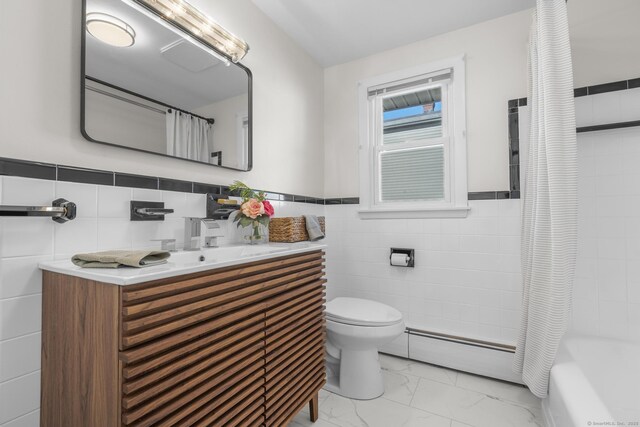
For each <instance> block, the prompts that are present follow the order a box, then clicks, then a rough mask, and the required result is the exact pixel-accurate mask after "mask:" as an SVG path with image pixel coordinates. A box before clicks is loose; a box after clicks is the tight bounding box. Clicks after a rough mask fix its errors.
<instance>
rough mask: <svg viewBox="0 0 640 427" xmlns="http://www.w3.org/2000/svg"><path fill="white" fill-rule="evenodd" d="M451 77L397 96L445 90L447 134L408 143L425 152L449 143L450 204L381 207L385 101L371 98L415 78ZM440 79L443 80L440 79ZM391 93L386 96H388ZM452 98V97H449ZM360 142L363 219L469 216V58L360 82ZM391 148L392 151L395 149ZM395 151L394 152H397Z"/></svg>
mask: <svg viewBox="0 0 640 427" xmlns="http://www.w3.org/2000/svg"><path fill="white" fill-rule="evenodd" d="M445 72H450V73H451V77H450V79H448V80H443V81H434V82H433V83H423V84H416V85H415V86H413V87H411V88H408V89H402V90H398V91H394V92H388V93H389V94H391V95H398V94H401V93H403V92H415V91H416V90H420V89H424V88H427V87H429V86H442V87H443V89H442V90H443V91H442V96H443V100H446V101H448V102H444V103H443V110H444V109H446V111H443V114H442V117H443V123H442V129H443V134H442V137H440V138H433V139H432V140H429V141H420V142H409V143H403V145H404V147H406V148H409V147H413V146H419V147H424V146H426V145H439V144H443V146H444V150H445V177H444V185H445V188H444V192H445V197H444V200H438V201H406V202H397V201H394V202H379V201H377V195H378V191H377V189H378V190H379V188H380V178H379V177H380V175H379V156H378V154H379V152H380V151H386V150H385V147H384V146H383V145H382V141H381V138H382V126H383V124H382V120H381V118H382V97H380V96H376V97H374V98H370V97H369V91H370V90H371V89H373V88H380V87H385V86H390V87H391V86H393V85H394V84H395V83H397V82H399V81H407V80H410V79H413V78H417V79H418V80H423V79H424V77H428V76H430V75H431V76H437V75H439V74H444V73H445ZM434 80H437V79H434ZM386 95H387V94H386V93H385V97H386ZM445 97H446V98H445ZM358 101H359V102H358V103H359V119H358V121H359V139H360V141H359V142H360V146H359V150H360V155H359V158H360V210H359V214H360V217H361V218H363V219H372V218H448V217H458V218H460V217H466V215H467V212H468V210H469V206H468V200H467V143H466V109H465V61H464V55H459V56H456V57H453V58H448V59H444V60H441V61H436V62H432V63H429V64H426V65H422V66H418V67H413V68H410V69H406V70H402V71H398V72H394V73H390V74H385V75H382V76H378V77H374V78H370V79H367V80H363V81H360V82H359V83H358ZM390 148H391V147H390V146H387V147H386V149H390ZM391 149H392V148H391Z"/></svg>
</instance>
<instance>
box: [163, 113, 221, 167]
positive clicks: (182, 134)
mask: <svg viewBox="0 0 640 427" xmlns="http://www.w3.org/2000/svg"><path fill="white" fill-rule="evenodd" d="M166 124H167V154H168V155H170V156H177V157H182V158H183V159H191V160H198V161H200V162H207V163H210V162H211V151H212V149H211V147H210V139H211V135H210V133H211V125H210V124H209V123H208V122H207V121H206V120H203V119H201V118H198V117H194V116H192V115H191V114H187V113H182V112H180V111H177V110H175V109H170V110H167V113H166Z"/></svg>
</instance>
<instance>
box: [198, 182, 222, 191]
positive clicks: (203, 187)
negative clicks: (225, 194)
mask: <svg viewBox="0 0 640 427" xmlns="http://www.w3.org/2000/svg"><path fill="white" fill-rule="evenodd" d="M193 192H194V193H200V194H207V193H218V194H219V193H221V189H220V186H219V185H211V184H203V183H201V182H194V183H193Z"/></svg>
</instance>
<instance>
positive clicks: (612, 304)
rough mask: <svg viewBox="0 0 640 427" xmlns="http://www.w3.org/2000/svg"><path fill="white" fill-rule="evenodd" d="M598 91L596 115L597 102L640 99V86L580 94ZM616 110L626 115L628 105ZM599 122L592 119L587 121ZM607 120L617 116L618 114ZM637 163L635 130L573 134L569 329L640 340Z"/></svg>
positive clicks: (639, 148) (639, 136) (639, 146)
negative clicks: (574, 239)
mask: <svg viewBox="0 0 640 427" xmlns="http://www.w3.org/2000/svg"><path fill="white" fill-rule="evenodd" d="M632 95H633V96H632ZM596 97H597V98H598V101H602V104H600V103H599V102H598V103H596V104H593V108H594V110H596V113H595V116H596V117H601V115H602V114H604V112H602V111H600V110H601V107H602V106H603V105H604V106H612V105H618V104H620V103H624V104H633V103H634V102H635V103H636V104H637V103H638V102H640V90H639V89H634V90H626V91H621V92H611V93H606V94H601V95H595V96H593V97H591V96H589V97H586V98H594V99H595V98H596ZM579 99H581V98H578V100H579ZM578 100H576V102H578ZM622 111H623V112H626V114H629V112H628V111H627V107H625V108H623V109H622ZM634 112H635V120H638V119H640V109H639V108H635V109H634ZM625 120H634V118H633V117H631V116H629V117H626V118H625ZM599 121H601V120H598V121H596V120H595V119H593V120H592V121H590V122H586V123H585V125H591V124H598V122H599ZM612 121H623V120H622V119H620V117H618V118H617V119H615V120H612ZM638 165H640V130H639V129H638V128H629V129H620V130H608V131H604V132H592V133H582V134H579V135H578V174H579V176H578V203H579V207H578V262H577V266H576V283H575V287H574V304H573V328H574V329H575V330H577V331H579V332H583V333H588V334H597V335H601V336H606V337H613V338H623V339H632V340H640V315H639V313H640V167H639V166H638Z"/></svg>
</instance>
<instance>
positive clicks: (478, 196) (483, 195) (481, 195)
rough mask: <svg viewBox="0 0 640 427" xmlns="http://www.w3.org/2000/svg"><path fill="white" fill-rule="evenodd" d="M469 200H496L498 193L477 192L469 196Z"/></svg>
mask: <svg viewBox="0 0 640 427" xmlns="http://www.w3.org/2000/svg"><path fill="white" fill-rule="evenodd" d="M467 198H468V199H469V200H495V199H497V198H498V195H497V192H496V191H477V192H473V193H469V194H468V195H467Z"/></svg>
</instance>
